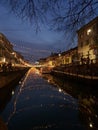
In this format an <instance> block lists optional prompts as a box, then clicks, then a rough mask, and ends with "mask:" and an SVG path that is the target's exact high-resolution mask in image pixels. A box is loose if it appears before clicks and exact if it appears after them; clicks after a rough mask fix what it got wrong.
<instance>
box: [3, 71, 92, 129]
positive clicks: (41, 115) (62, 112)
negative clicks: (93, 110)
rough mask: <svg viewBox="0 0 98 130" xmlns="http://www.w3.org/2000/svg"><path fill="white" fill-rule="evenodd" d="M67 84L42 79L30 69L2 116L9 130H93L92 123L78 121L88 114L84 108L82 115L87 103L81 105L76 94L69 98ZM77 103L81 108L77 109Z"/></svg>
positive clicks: (49, 77)
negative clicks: (47, 129)
mask: <svg viewBox="0 0 98 130" xmlns="http://www.w3.org/2000/svg"><path fill="white" fill-rule="evenodd" d="M46 79H47V80H46ZM57 81H58V82H59V84H58V82H57ZM66 85H67V90H68V88H69V90H70V89H71V86H69V85H68V84H66ZM66 85H64V82H63V81H62V82H61V80H60V81H59V80H58V79H57V80H56V78H55V79H54V78H53V77H52V76H49V75H48V76H46V77H44V79H43V78H42V76H41V75H40V74H39V73H38V71H37V73H36V70H35V69H31V70H29V71H28V73H27V75H26V76H25V78H24V80H22V81H21V83H20V84H19V85H18V86H17V88H16V90H15V91H14V95H12V98H11V100H10V102H9V103H8V104H7V105H6V107H5V109H4V110H3V112H2V113H1V116H2V117H3V119H4V121H5V122H6V124H7V125H8V128H9V130H22V129H23V130H39V129H46V128H49V129H50V128H51V129H54V128H62V129H64V130H65V129H67V130H74V129H79V130H87V129H88V130H89V128H90V127H93V123H92V122H89V125H87V123H86V124H85V122H83V121H85V119H84V120H81V119H83V118H85V116H86V115H87V113H86V109H85V116H84V115H83V114H84V107H85V106H86V105H85V102H86V101H84V103H80V102H81V101H82V102H83V100H81V95H78V92H76V93H77V95H76V97H75V98H73V95H72V96H71V94H69V93H68V91H67V90H66V89H64V88H65V86H66ZM65 90H66V91H65ZM70 91H71V90H70ZM76 93H75V94H76ZM78 96H79V97H78ZM77 97H78V98H77ZM77 99H78V100H77ZM82 99H83V98H82ZM80 104H83V105H84V106H82V105H81V106H80ZM82 109H83V110H82ZM88 114H89V113H88ZM90 121H92V120H90ZM86 125H87V127H86Z"/></svg>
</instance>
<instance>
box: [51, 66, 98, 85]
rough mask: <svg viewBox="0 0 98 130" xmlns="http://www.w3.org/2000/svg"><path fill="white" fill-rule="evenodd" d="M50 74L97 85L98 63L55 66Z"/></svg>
mask: <svg viewBox="0 0 98 130" xmlns="http://www.w3.org/2000/svg"><path fill="white" fill-rule="evenodd" d="M51 74H53V75H55V76H59V77H64V78H65V79H67V80H71V81H76V82H81V83H87V84H91V85H98V65H97V66H96V65H92V66H91V65H89V66H87V65H74V66H57V67H55V68H53V69H52V71H51Z"/></svg>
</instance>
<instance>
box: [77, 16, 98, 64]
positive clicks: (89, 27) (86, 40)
mask: <svg viewBox="0 0 98 130" xmlns="http://www.w3.org/2000/svg"><path fill="white" fill-rule="evenodd" d="M77 33H78V55H79V57H80V58H84V59H87V58H88V59H90V62H91V61H93V62H94V63H96V62H97V59H98V17H96V18H95V19H93V20H92V21H90V22H89V23H88V24H86V25H84V26H83V27H81V28H80V29H79V30H78V31H77Z"/></svg>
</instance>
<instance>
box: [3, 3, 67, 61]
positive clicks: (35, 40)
mask: <svg viewBox="0 0 98 130" xmlns="http://www.w3.org/2000/svg"><path fill="white" fill-rule="evenodd" d="M0 32H2V33H3V34H4V35H5V36H6V37H7V38H8V39H9V41H10V42H12V43H14V44H15V45H16V46H17V47H16V48H15V49H16V50H19V51H23V52H24V55H25V54H27V51H26V53H25V50H27V49H26V48H29V49H30V51H29V52H28V56H30V57H33V58H34V60H35V59H38V58H41V57H46V56H48V55H49V54H50V53H51V52H53V51H54V52H55V51H58V50H61V51H64V50H65V49H67V44H68V43H67V41H69V39H67V40H65V39H64V37H63V33H61V32H54V31H50V30H49V28H48V26H47V25H45V26H43V25H41V31H39V32H38V33H37V34H36V32H35V29H34V27H33V26H32V25H31V24H30V23H29V22H28V21H22V20H21V19H20V18H18V17H16V16H15V15H14V14H13V13H11V12H9V9H8V8H7V6H5V7H4V6H3V5H0ZM20 46H24V48H21V47H20ZM26 57H27V56H26Z"/></svg>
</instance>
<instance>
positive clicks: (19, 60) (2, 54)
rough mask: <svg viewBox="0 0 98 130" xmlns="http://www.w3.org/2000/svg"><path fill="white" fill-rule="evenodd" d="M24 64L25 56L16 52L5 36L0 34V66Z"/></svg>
mask: <svg viewBox="0 0 98 130" xmlns="http://www.w3.org/2000/svg"><path fill="white" fill-rule="evenodd" d="M23 62H24V61H23V56H21V55H20V54H19V53H18V52H15V51H14V50H13V45H12V44H11V43H10V41H9V40H8V39H7V38H6V36H5V35H4V34H2V33H0V64H3V63H12V64H23Z"/></svg>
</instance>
